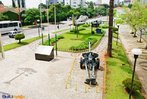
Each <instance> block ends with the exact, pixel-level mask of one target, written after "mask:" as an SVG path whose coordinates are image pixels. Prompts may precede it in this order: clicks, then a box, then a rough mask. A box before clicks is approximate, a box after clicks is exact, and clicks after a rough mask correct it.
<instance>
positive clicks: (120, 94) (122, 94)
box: [106, 42, 144, 99]
mask: <svg viewBox="0 0 147 99" xmlns="http://www.w3.org/2000/svg"><path fill="white" fill-rule="evenodd" d="M112 55H113V57H109V58H107V61H106V62H107V77H106V78H107V79H106V99H128V97H129V94H128V93H127V92H126V91H125V88H124V86H123V84H122V81H123V80H125V79H126V78H131V77H132V70H131V66H130V64H129V62H128V58H127V56H126V54H125V51H124V49H123V46H122V45H121V44H120V43H119V44H118V46H117V45H116V44H115V42H113V50H112ZM134 97H135V99H144V98H143V97H142V96H141V93H140V92H137V93H135V95H134Z"/></svg>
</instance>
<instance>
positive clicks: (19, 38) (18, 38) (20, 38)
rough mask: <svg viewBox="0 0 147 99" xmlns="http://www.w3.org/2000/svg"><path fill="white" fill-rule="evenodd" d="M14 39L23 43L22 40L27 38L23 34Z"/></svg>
mask: <svg viewBox="0 0 147 99" xmlns="http://www.w3.org/2000/svg"><path fill="white" fill-rule="evenodd" d="M14 38H15V40H19V42H18V43H21V40H22V39H24V38H25V35H24V34H23V33H20V34H16V35H15V37H14Z"/></svg>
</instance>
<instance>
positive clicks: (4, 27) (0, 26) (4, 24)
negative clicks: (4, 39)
mask: <svg viewBox="0 0 147 99" xmlns="http://www.w3.org/2000/svg"><path fill="white" fill-rule="evenodd" d="M9 31H18V32H20V31H21V22H20V21H0V33H1V34H6V33H8V32H9Z"/></svg>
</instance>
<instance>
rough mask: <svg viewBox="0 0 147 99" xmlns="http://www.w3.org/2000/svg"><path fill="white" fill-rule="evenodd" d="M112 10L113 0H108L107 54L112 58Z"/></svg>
mask: <svg viewBox="0 0 147 99" xmlns="http://www.w3.org/2000/svg"><path fill="white" fill-rule="evenodd" d="M113 9H114V0H110V8H109V33H108V48H107V53H108V55H109V56H110V57H112V37H113Z"/></svg>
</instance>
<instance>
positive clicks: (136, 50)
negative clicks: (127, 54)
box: [132, 48, 142, 56]
mask: <svg viewBox="0 0 147 99" xmlns="http://www.w3.org/2000/svg"><path fill="white" fill-rule="evenodd" d="M132 54H133V55H137V56H138V55H141V54H142V51H141V49H138V48H134V49H132Z"/></svg>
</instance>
